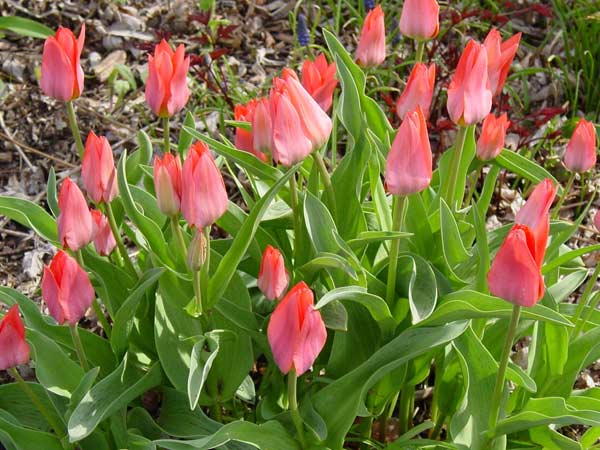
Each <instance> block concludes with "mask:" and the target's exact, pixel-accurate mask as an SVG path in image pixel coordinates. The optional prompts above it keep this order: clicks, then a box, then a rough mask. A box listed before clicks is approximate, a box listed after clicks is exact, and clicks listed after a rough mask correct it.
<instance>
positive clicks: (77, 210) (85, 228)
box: [57, 178, 94, 252]
mask: <svg viewBox="0 0 600 450" xmlns="http://www.w3.org/2000/svg"><path fill="white" fill-rule="evenodd" d="M58 207H59V209H60V214H59V215H58V220H57V224H58V239H59V240H60V243H61V245H62V246H63V247H65V248H68V249H70V250H73V251H74V252H76V251H77V250H79V249H81V248H83V247H85V246H86V245H88V244H89V243H90V242H91V240H92V238H93V237H94V223H93V219H92V215H91V213H90V210H89V208H88V205H87V203H86V201H85V197H84V196H83V193H82V192H81V190H80V189H79V187H78V186H77V185H76V184H75V183H73V182H72V181H71V179H70V178H66V179H65V181H63V182H62V185H61V187H60V193H59V194H58Z"/></svg>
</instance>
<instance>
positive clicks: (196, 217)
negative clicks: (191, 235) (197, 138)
mask: <svg viewBox="0 0 600 450" xmlns="http://www.w3.org/2000/svg"><path fill="white" fill-rule="evenodd" d="M181 182H182V195H181V213H182V214H183V217H184V218H185V220H187V222H188V224H190V225H191V226H194V227H198V228H204V227H207V226H209V225H212V224H213V223H214V222H215V221H216V220H217V219H218V218H219V217H221V216H222V215H223V214H225V211H227V203H228V200H227V191H226V190H225V182H224V181H223V177H222V176H221V172H220V171H219V169H218V168H217V165H216V164H215V160H214V159H213V157H212V155H211V153H210V150H209V149H208V147H207V146H206V145H204V144H203V143H202V142H197V143H196V144H194V145H193V146H192V148H191V149H190V151H189V153H188V156H187V158H186V160H185V162H184V163H183V171H182V174H181Z"/></svg>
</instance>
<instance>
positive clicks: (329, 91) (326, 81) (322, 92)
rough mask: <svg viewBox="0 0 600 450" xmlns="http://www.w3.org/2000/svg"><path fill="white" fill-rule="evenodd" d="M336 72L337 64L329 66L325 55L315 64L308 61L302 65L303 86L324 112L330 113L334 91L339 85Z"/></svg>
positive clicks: (318, 57) (316, 60) (321, 55)
mask: <svg viewBox="0 0 600 450" xmlns="http://www.w3.org/2000/svg"><path fill="white" fill-rule="evenodd" d="M335 70H336V68H335V63H334V62H332V63H331V64H327V58H326V57H325V55H324V54H323V53H321V54H320V55H319V56H317V59H315V61H314V62H313V61H310V60H308V59H307V60H306V61H304V64H303V65H302V86H304V89H306V90H307V91H308V93H309V94H310V95H312V98H314V99H315V101H316V102H317V103H318V104H319V106H320V107H321V108H322V109H323V111H329V108H331V103H332V102H333V91H334V90H335V88H336V86H337V84H338V80H337V78H336V77H335Z"/></svg>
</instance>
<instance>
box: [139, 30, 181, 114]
mask: <svg viewBox="0 0 600 450" xmlns="http://www.w3.org/2000/svg"><path fill="white" fill-rule="evenodd" d="M189 67H190V57H189V56H188V57H187V58H186V57H185V47H184V46H183V44H181V45H179V46H178V47H177V50H176V51H173V49H172V48H171V46H170V45H169V44H167V42H166V41H165V40H164V39H163V40H162V41H161V42H160V44H158V45H157V46H156V47H155V48H154V56H152V55H150V56H149V57H148V79H147V80H146V101H147V102H148V106H150V109H152V111H154V113H155V114H156V115H157V116H159V117H171V116H172V115H173V114H176V113H177V112H179V111H181V109H183V107H184V106H185V104H186V103H187V101H188V98H189V97H190V90H189V89H188V87H187V73H188V69H189Z"/></svg>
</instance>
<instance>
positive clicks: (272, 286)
mask: <svg viewBox="0 0 600 450" xmlns="http://www.w3.org/2000/svg"><path fill="white" fill-rule="evenodd" d="M289 282H290V275H289V274H288V271H287V270H286V268H285V262H284V261H283V255H282V254H281V253H280V252H279V250H277V249H276V248H274V247H271V246H270V245H267V248H266V249H265V252H264V253H263V256H262V261H261V263H260V271H259V272H258V288H259V289H260V290H261V292H262V293H263V294H264V295H265V297H267V298H268V299H269V300H276V299H278V298H280V297H281V296H282V295H283V293H284V292H285V290H286V289H287V287H288V284H289Z"/></svg>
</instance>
